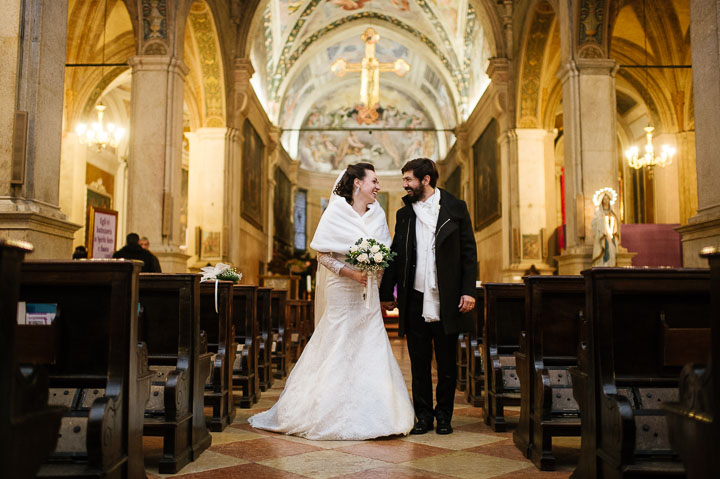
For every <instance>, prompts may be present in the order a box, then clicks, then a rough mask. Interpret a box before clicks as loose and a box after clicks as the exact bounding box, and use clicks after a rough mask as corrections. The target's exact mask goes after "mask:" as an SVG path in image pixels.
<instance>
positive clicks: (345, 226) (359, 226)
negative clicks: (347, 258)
mask: <svg viewBox="0 0 720 479" xmlns="http://www.w3.org/2000/svg"><path fill="white" fill-rule="evenodd" d="M344 173H345V172H343V173H341V174H340V176H338V179H337V180H336V181H335V185H337V183H338V181H340V179H341V178H342V175H343V174H344ZM333 191H335V186H333ZM360 238H365V239H367V238H375V239H376V240H377V241H379V242H380V243H383V244H384V245H385V246H387V247H388V248H389V247H390V243H391V238H390V230H389V229H388V224H387V219H386V217H385V211H384V210H383V209H382V207H381V206H380V204H379V203H378V202H377V201H376V202H375V203H371V204H370V206H369V209H368V211H366V212H365V214H364V215H362V216H360V214H358V212H357V211H355V210H354V209H353V207H352V206H350V205H349V204H348V202H347V201H345V198H343V197H341V196H338V195H336V194H335V193H333V194H332V196H331V197H330V202H329V203H328V207H327V209H326V210H325V212H324V213H323V215H322V217H321V218H320V223H318V226H317V229H316V230H315V235H314V236H313V239H312V241H311V242H310V247H311V248H312V249H314V250H315V251H318V252H321V253H336V254H340V255H346V254H348V253H349V252H350V246H352V245H354V244H355V242H356V241H357V240H359V239H360ZM327 273H328V269H327V268H325V267H321V266H320V265H318V269H317V275H316V280H315V283H316V286H315V324H317V323H318V322H319V321H320V318H322V315H323V312H324V311H325V305H326V303H327V301H326V298H325V282H326V280H327ZM369 280H370V278H368V299H369V298H370V294H374V293H375V290H376V289H377V287H375V288H371V283H370V281H369Z"/></svg>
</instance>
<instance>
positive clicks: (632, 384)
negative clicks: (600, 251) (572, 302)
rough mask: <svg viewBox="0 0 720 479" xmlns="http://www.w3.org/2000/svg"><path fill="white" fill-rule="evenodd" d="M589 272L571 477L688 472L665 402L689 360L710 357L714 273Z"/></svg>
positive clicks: (574, 371)
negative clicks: (577, 445) (578, 439)
mask: <svg viewBox="0 0 720 479" xmlns="http://www.w3.org/2000/svg"><path fill="white" fill-rule="evenodd" d="M583 276H584V278H585V298H586V305H585V317H584V318H583V320H582V321H581V324H580V335H579V343H578V354H577V357H578V365H577V367H573V368H571V369H570V373H571V376H572V385H573V394H574V397H575V399H576V400H577V402H578V404H579V406H580V415H581V417H582V423H581V434H582V446H581V451H580V459H579V462H578V465H577V468H576V469H575V472H574V474H573V477H578V478H579V477H583V478H591V479H593V478H629V477H678V478H679V477H685V470H684V467H683V466H682V463H681V462H680V461H679V459H678V455H677V453H676V451H675V450H673V449H672V446H671V444H670V440H669V437H668V432H667V424H666V416H665V411H664V409H663V408H662V404H663V403H665V402H672V401H677V398H678V376H679V374H680V369H681V367H682V365H684V364H685V363H686V362H692V361H693V359H694V358H698V357H699V358H704V357H707V355H708V354H709V339H710V335H709V331H710V330H709V325H710V317H711V316H710V294H709V292H710V287H709V272H708V271H707V270H690V269H677V270H673V269H625V268H593V269H591V270H587V271H584V272H583ZM703 343H704V345H703Z"/></svg>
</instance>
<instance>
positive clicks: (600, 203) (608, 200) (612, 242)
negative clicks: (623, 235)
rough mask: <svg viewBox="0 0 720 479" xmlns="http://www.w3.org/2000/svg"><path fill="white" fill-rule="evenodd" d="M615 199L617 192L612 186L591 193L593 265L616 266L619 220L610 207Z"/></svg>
mask: <svg viewBox="0 0 720 479" xmlns="http://www.w3.org/2000/svg"><path fill="white" fill-rule="evenodd" d="M616 200H617V193H615V190H613V189H612V188H602V189H600V190H598V191H596V192H595V194H594V195H593V203H594V204H595V217H594V218H593V220H592V232H593V259H592V265H593V266H617V251H618V246H619V245H620V235H619V231H620V224H619V223H620V222H619V221H618V217H617V215H616V214H615V211H613V209H612V207H613V205H614V204H615V201H616Z"/></svg>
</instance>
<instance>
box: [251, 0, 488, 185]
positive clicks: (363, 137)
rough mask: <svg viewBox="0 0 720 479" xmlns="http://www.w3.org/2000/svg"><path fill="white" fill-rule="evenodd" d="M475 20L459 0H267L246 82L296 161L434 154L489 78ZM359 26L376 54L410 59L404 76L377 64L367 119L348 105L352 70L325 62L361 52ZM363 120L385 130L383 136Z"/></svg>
mask: <svg viewBox="0 0 720 479" xmlns="http://www.w3.org/2000/svg"><path fill="white" fill-rule="evenodd" d="M481 20H482V19H479V18H477V13H476V11H475V9H474V8H473V7H472V5H471V4H470V3H469V2H468V0H297V1H291V0H268V1H267V3H266V4H265V8H264V10H262V11H260V12H259V13H258V16H257V17H256V19H255V21H254V22H253V23H254V24H255V25H256V26H257V27H256V34H255V35H253V38H254V43H253V45H252V47H251V60H252V62H253V66H254V68H255V71H256V73H255V75H254V77H253V79H252V82H253V87H254V89H255V91H256V92H257V94H258V97H259V98H260V101H261V102H262V103H263V105H264V107H265V108H266V111H267V112H268V115H269V116H270V118H271V119H272V120H273V121H274V122H276V123H277V124H278V125H279V126H280V127H281V128H283V130H284V132H285V133H284V135H283V144H284V145H285V148H286V149H287V150H288V152H289V153H290V154H291V156H293V157H296V158H298V159H300V160H301V165H302V166H303V167H305V168H308V169H314V170H320V171H328V170H334V169H338V168H342V167H343V166H344V164H346V163H349V162H352V161H358V160H360V159H371V158H375V163H376V165H378V166H379V167H380V168H381V169H382V168H383V167H385V166H387V167H388V168H395V167H397V166H398V162H400V161H403V160H404V159H405V158H406V157H407V156H408V155H419V154H420V153H424V154H425V156H429V157H432V158H435V159H442V158H444V156H445V154H446V153H447V150H448V148H449V146H450V145H451V143H452V141H453V137H452V135H451V134H450V133H449V131H448V130H452V129H453V128H454V127H455V126H456V125H457V124H458V123H460V122H462V121H463V120H465V119H466V118H467V116H468V115H469V113H471V112H472V109H473V107H474V106H475V104H476V103H477V101H478V99H479V98H480V96H481V95H482V92H483V91H484V90H485V88H486V87H487V84H488V83H489V80H488V78H487V76H486V75H485V70H486V66H487V58H488V56H489V47H488V45H489V43H488V41H487V39H486V34H485V32H484V31H483V28H482V24H483V23H485V22H482V21H481ZM368 27H372V28H373V29H374V30H375V31H376V32H377V33H378V34H379V36H380V40H379V41H378V43H377V45H376V56H377V58H378V60H379V61H380V62H386V63H390V62H394V61H395V60H397V59H400V58H401V59H403V60H405V61H406V62H407V63H408V64H409V65H410V70H409V72H408V73H407V74H406V75H404V76H403V77H398V76H396V75H395V74H394V73H392V72H387V73H381V75H380V102H379V103H380V109H379V110H378V111H379V113H380V117H379V119H378V121H376V122H375V123H373V124H370V125H367V124H361V123H359V122H358V121H357V118H356V115H355V113H354V112H357V108H356V107H357V106H358V104H359V103H360V100H359V97H360V81H361V80H360V77H361V74H360V73H359V72H349V73H346V74H345V75H344V76H343V77H338V76H336V75H335V74H334V73H333V72H332V71H331V65H332V64H333V62H335V61H336V60H338V59H344V60H346V61H347V62H349V63H360V62H362V59H363V57H364V55H365V44H364V42H363V40H362V39H361V36H362V34H363V32H364V31H365V30H366V29H367V28H368ZM369 128H370V129H374V128H380V129H383V130H385V131H384V132H383V135H382V136H383V137H384V138H382V139H380V136H381V135H379V134H377V133H376V134H375V136H374V137H372V136H371V134H372V133H371V132H368V129H369ZM349 129H358V131H357V132H354V133H352V132H351V133H352V135H351V134H350V133H349V132H348V130H349ZM388 129H392V131H387V130H388ZM418 129H420V130H421V131H418ZM311 130H312V131H311ZM361 130H363V131H361ZM352 145H356V146H355V147H354V149H353V146H352ZM361 145H362V146H361ZM420 145H422V146H420ZM310 151H312V152H313V154H312V155H310V153H309V152H310ZM303 152H305V153H303ZM318 152H320V153H318ZM343 155H344V156H345V157H346V158H342V157H343ZM321 164H322V165H321Z"/></svg>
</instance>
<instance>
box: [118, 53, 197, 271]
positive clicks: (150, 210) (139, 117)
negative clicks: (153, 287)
mask: <svg viewBox="0 0 720 479" xmlns="http://www.w3.org/2000/svg"><path fill="white" fill-rule="evenodd" d="M128 63H129V64H130V66H131V67H132V104H131V113H130V114H131V121H130V154H129V158H128V200H127V222H126V227H127V232H134V233H137V234H139V235H140V236H147V237H148V239H149V240H150V244H151V245H152V251H153V253H155V255H156V256H157V257H158V259H159V260H160V265H161V266H162V269H163V272H168V273H181V272H185V271H186V267H187V266H186V264H187V255H186V254H185V253H184V252H183V251H182V250H181V249H180V245H181V244H184V242H185V239H184V238H180V207H181V202H182V199H181V197H180V195H181V181H182V171H181V170H182V141H183V119H182V114H183V86H184V82H185V75H186V74H187V72H188V68H187V67H186V66H185V64H184V63H183V62H182V61H179V60H178V59H177V58H175V57H169V56H159V55H139V56H135V57H132V58H131V59H130V60H129V61H128Z"/></svg>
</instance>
